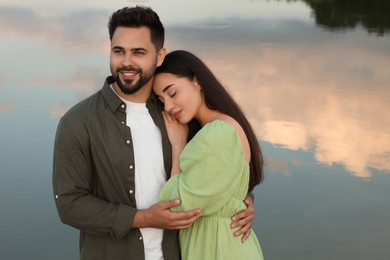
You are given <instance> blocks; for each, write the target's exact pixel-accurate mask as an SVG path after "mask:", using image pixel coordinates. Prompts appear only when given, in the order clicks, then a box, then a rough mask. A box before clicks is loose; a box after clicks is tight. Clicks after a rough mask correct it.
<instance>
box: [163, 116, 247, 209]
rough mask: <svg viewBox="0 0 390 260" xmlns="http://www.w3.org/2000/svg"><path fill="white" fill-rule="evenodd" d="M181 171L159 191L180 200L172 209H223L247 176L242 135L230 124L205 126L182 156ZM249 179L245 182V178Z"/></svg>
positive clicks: (222, 123) (164, 195) (216, 123)
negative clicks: (245, 174) (244, 168)
mask: <svg viewBox="0 0 390 260" xmlns="http://www.w3.org/2000/svg"><path fill="white" fill-rule="evenodd" d="M180 167H181V170H182V172H181V174H178V175H175V176H173V177H172V178H170V179H169V180H168V181H167V183H166V184H165V185H164V187H163V189H162V190H161V193H160V200H162V201H165V200H170V199H175V198H180V199H181V202H182V203H181V204H180V205H179V206H177V207H175V208H172V210H173V211H187V210H192V209H196V208H200V209H201V210H202V212H203V215H204V216H206V215H211V214H213V213H215V212H217V211H218V210H219V209H221V208H222V207H223V206H224V205H225V204H226V203H227V201H229V200H230V199H231V196H232V194H233V193H234V192H235V191H237V189H239V188H240V189H242V187H238V186H240V185H246V187H245V188H244V189H242V190H244V191H246V190H247V185H248V183H247V180H248V179H247V178H248V177H247V176H245V178H244V176H241V175H242V173H243V172H248V171H247V170H246V171H245V170H243V167H249V166H248V164H247V162H246V161H245V157H244V151H243V148H242V143H241V140H240V137H239V136H238V134H237V132H236V130H235V128H234V127H232V126H231V125H229V124H227V123H226V122H224V121H220V120H216V121H213V122H211V123H209V124H207V125H205V126H204V127H203V128H202V129H201V130H200V131H199V132H198V133H197V134H196V136H195V137H194V138H193V139H192V140H191V141H190V142H189V143H188V144H187V146H186V147H185V149H184V150H183V152H182V154H181V155H180ZM243 180H246V181H243Z"/></svg>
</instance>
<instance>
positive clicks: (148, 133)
mask: <svg viewBox="0 0 390 260" xmlns="http://www.w3.org/2000/svg"><path fill="white" fill-rule="evenodd" d="M121 99H122V98H121ZM122 101H123V102H124V103H125V104H126V115H127V118H126V124H127V126H129V127H130V129H131V137H132V140H133V147H134V159H135V199H136V202H137V209H146V208H149V207H150V206H151V205H153V204H155V203H156V202H158V201H159V194H160V190H161V188H162V186H163V185H164V184H165V182H166V174H165V169H164V160H163V152H162V141H161V132H160V129H159V128H158V127H157V126H156V125H155V123H154V122H153V119H152V118H151V116H150V114H149V112H148V109H147V107H146V104H145V103H133V102H129V101H127V100H124V99H122ZM140 230H141V233H142V237H143V242H144V247H145V259H146V260H160V259H163V254H162V247H161V245H162V238H163V230H162V229H157V228H141V229H140Z"/></svg>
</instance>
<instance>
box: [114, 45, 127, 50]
mask: <svg viewBox="0 0 390 260" xmlns="http://www.w3.org/2000/svg"><path fill="white" fill-rule="evenodd" d="M112 49H119V50H124V49H125V48H123V47H121V46H118V45H115V46H112Z"/></svg>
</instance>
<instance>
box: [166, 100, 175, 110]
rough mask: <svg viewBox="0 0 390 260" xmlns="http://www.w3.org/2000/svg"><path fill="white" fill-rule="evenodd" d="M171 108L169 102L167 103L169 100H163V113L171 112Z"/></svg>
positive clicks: (171, 104) (171, 105) (172, 106)
mask: <svg viewBox="0 0 390 260" xmlns="http://www.w3.org/2000/svg"><path fill="white" fill-rule="evenodd" d="M173 108H174V105H173V103H172V102H171V101H169V100H165V102H164V110H165V112H172V110H173Z"/></svg>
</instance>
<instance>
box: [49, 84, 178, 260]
mask: <svg viewBox="0 0 390 260" xmlns="http://www.w3.org/2000/svg"><path fill="white" fill-rule="evenodd" d="M113 81H114V80H113V78H112V77H108V78H107V79H106V81H105V83H104V85H103V88H102V89H101V90H100V91H98V92H97V93H95V94H93V95H92V96H90V97H88V98H87V99H85V100H83V101H81V102H80V103H78V104H76V105H75V106H74V107H72V108H71V109H70V110H69V111H68V112H67V113H66V114H65V115H64V116H63V117H62V118H61V120H60V122H59V124H58V128H57V133H56V139H55V146H54V165H53V190H54V195H55V202H56V206H57V209H58V213H59V216H60V218H61V220H62V222H63V223H65V224H68V225H70V226H73V227H75V228H77V229H79V230H80V259H123V260H124V259H126V260H130V259H132V260H133V259H145V254H144V245H143V240H142V234H141V232H140V230H139V229H138V228H132V227H131V225H132V223H133V219H134V216H135V213H136V211H137V204H136V201H135V182H134V173H135V168H136V167H137V165H135V161H134V149H133V141H132V138H131V131H130V128H129V127H128V126H127V125H126V104H124V103H123V102H122V100H121V99H120V98H119V97H118V96H117V95H116V94H115V93H114V92H113V90H112V89H111V87H110V84H111V83H113ZM146 106H147V108H148V110H149V113H150V115H151V117H152V119H153V121H154V122H155V124H156V125H157V126H158V127H159V129H160V130H161V136H162V145H163V154H164V166H165V171H166V173H167V174H168V175H167V178H168V176H169V173H170V169H171V161H172V158H171V156H172V155H171V148H170V144H169V140H168V137H167V133H166V130H165V125H164V121H163V119H162V116H161V109H162V108H161V104H160V103H159V101H158V100H157V98H156V97H155V96H154V95H152V96H151V97H150V98H149V99H148V100H147V102H146ZM150 163H153V161H151V162H150ZM162 250H163V255H164V259H165V260H170V259H180V247H179V242H178V232H177V231H175V230H164V236H163V242H162Z"/></svg>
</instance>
